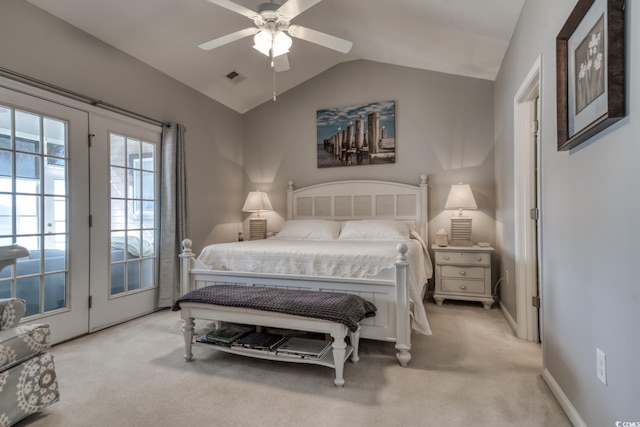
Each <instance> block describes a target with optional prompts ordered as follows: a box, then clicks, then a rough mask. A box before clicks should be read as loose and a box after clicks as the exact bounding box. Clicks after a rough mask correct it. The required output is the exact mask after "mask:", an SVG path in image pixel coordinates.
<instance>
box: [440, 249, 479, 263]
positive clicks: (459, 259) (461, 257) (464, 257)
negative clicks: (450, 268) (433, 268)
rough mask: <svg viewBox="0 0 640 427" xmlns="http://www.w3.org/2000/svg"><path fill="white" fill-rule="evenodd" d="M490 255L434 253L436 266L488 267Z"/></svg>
mask: <svg viewBox="0 0 640 427" xmlns="http://www.w3.org/2000/svg"><path fill="white" fill-rule="evenodd" d="M490 263H491V254H487V253H483V254H481V253H473V252H464V253H461V252H436V264H462V265H489V264H490Z"/></svg>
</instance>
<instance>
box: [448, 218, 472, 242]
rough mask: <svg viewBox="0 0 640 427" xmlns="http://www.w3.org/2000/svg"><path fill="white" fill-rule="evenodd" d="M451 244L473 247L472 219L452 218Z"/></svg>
mask: <svg viewBox="0 0 640 427" xmlns="http://www.w3.org/2000/svg"><path fill="white" fill-rule="evenodd" d="M451 244H452V245H453V246H473V243H472V242H471V218H469V217H466V216H454V217H451Z"/></svg>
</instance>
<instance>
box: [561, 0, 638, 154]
mask: <svg viewBox="0 0 640 427" xmlns="http://www.w3.org/2000/svg"><path fill="white" fill-rule="evenodd" d="M624 23H625V0H578V3H577V4H576V6H575V8H574V9H573V11H572V12H571V15H570V16H569V18H568V19H567V21H566V22H565V24H564V26H563V27H562V29H561V30H560V32H559V33H558V36H557V37H556V83H557V87H556V88H557V119H558V122H557V125H558V151H565V150H570V149H572V148H574V147H576V146H578V145H579V144H581V143H583V142H584V141H586V140H588V139H589V138H591V137H592V136H594V135H596V134H597V133H599V132H601V131H602V130H604V129H605V128H607V127H609V126H611V125H612V124H614V123H615V122H617V121H618V120H620V119H621V118H623V117H624V116H625V115H626V111H625V54H624V32H625V29H624V27H625V25H624Z"/></svg>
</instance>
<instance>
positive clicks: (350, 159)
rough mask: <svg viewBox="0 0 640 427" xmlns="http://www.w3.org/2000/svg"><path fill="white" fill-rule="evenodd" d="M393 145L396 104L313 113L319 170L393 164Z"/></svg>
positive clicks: (369, 104) (332, 109)
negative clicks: (314, 114) (314, 116)
mask: <svg viewBox="0 0 640 427" xmlns="http://www.w3.org/2000/svg"><path fill="white" fill-rule="evenodd" d="M396 143H397V139H396V102H395V101H380V102H370V103H366V104H359V105H353V106H348V107H338V108H324V109H320V110H317V111H316V152H317V165H318V168H328V167H341V166H358V165H374V164H391V163H395V161H396Z"/></svg>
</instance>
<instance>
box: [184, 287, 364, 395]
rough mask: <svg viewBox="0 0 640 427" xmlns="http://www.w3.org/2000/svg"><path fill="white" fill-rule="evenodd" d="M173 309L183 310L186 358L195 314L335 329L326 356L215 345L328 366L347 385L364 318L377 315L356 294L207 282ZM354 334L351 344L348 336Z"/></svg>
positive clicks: (280, 325) (327, 331) (250, 322)
mask: <svg viewBox="0 0 640 427" xmlns="http://www.w3.org/2000/svg"><path fill="white" fill-rule="evenodd" d="M172 309H173V310H181V317H182V319H183V332H184V343H185V359H186V360H191V359H192V358H193V353H192V351H191V347H192V345H193V329H194V324H195V319H200V320H208V321H216V322H218V321H222V322H233V323H241V324H246V325H258V326H267V327H274V328H285V329H294V330H299V331H306V332H319V333H323V334H329V335H331V337H332V338H333V342H332V344H331V348H332V352H331V353H329V352H327V353H326V354H324V355H323V356H322V357H319V358H316V359H313V358H303V357H297V356H291V355H286V354H279V353H278V351H277V349H276V351H273V352H271V351H256V350H253V349H244V348H237V347H225V346H215V345H209V344H207V345H209V346H210V347H212V348H215V349H218V350H221V351H225V352H228V353H234V354H241V355H244V356H249V357H256V358H261V359H269V360H283V361H287V362H294V363H307V364H314V365H322V366H327V367H330V368H333V369H335V372H336V378H335V380H334V383H335V385H336V386H338V387H342V386H343V385H344V378H343V372H344V363H345V361H346V360H347V358H349V357H350V358H351V361H352V362H357V361H358V345H359V340H360V325H359V321H360V320H362V319H363V318H364V317H368V316H372V315H375V311H376V307H375V305H373V304H371V303H370V302H368V301H365V300H363V299H362V298H360V297H358V296H356V295H349V294H338V293H325V292H314V291H304V290H292V289H280V288H255V287H250V286H233V285H215V286H207V287H205V288H201V289H198V290H195V291H192V292H189V293H187V294H186V295H184V296H182V297H181V298H179V299H178V300H177V301H176V303H175V304H174V306H173V308H172ZM347 334H349V339H350V345H347V343H346V342H345V338H346V336H347Z"/></svg>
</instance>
